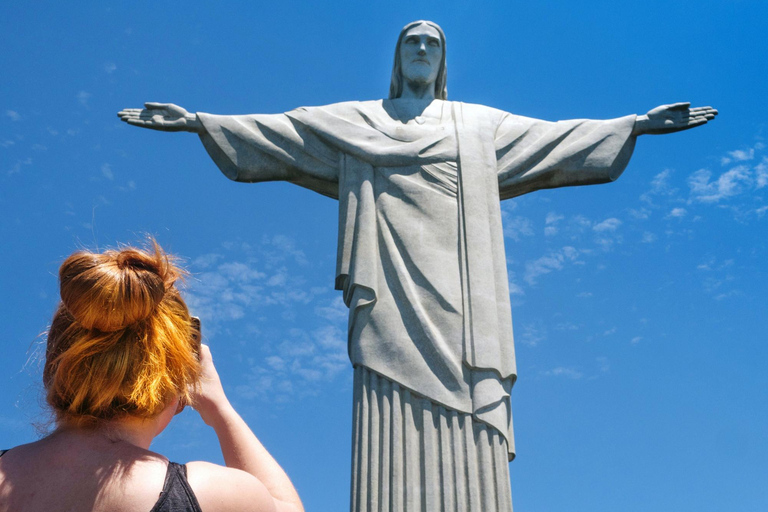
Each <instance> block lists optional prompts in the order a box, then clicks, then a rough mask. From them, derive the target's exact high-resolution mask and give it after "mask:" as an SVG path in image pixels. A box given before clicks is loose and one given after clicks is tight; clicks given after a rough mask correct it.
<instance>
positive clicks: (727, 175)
mask: <svg viewBox="0 0 768 512" xmlns="http://www.w3.org/2000/svg"><path fill="white" fill-rule="evenodd" d="M751 181H752V177H751V173H750V168H749V166H747V165H738V166H736V167H733V168H732V169H730V170H728V171H726V172H724V173H723V174H721V175H720V176H718V177H717V178H716V179H713V178H712V172H711V171H709V170H707V169H699V170H698V171H696V172H694V173H693V174H691V175H690V176H689V177H688V187H689V188H690V191H691V200H692V201H695V202H700V203H716V202H719V201H721V200H723V199H726V198H730V197H733V196H735V195H737V194H739V193H741V192H743V191H744V190H745V188H746V187H748V186H749V184H750V183H751Z"/></svg>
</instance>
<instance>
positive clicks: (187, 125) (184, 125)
mask: <svg viewBox="0 0 768 512" xmlns="http://www.w3.org/2000/svg"><path fill="white" fill-rule="evenodd" d="M117 117H119V118H120V120H121V121H125V122H126V123H128V124H132V125H134V126H141V127H142V128H149V129H151V130H161V131H164V132H182V131H183V132H195V133H202V131H203V130H204V128H203V125H202V124H201V123H200V121H199V120H198V119H197V116H196V115H195V114H190V113H189V112H187V111H186V110H185V109H183V108H182V107H180V106H178V105H174V104H173V103H145V104H144V108H143V109H140V108H126V109H123V110H121V111H120V112H118V113H117Z"/></svg>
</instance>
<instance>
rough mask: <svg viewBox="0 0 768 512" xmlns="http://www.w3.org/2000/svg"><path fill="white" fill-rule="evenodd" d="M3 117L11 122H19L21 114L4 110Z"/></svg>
mask: <svg viewBox="0 0 768 512" xmlns="http://www.w3.org/2000/svg"><path fill="white" fill-rule="evenodd" d="M5 115H6V116H7V117H8V118H9V119H10V120H11V121H21V114H19V113H18V112H16V111H15V110H6V111H5Z"/></svg>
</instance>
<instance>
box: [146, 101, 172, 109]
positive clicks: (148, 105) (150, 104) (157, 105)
mask: <svg viewBox="0 0 768 512" xmlns="http://www.w3.org/2000/svg"><path fill="white" fill-rule="evenodd" d="M168 105H169V104H168V103H157V102H154V101H148V102H147V103H145V104H144V106H145V107H146V108H148V109H157V108H166V107H167V106H168Z"/></svg>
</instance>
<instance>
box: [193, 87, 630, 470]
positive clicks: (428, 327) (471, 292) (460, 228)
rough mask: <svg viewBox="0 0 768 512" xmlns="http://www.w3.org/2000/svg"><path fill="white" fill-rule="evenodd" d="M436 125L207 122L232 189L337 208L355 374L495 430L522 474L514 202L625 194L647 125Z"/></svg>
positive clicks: (454, 121)
mask: <svg viewBox="0 0 768 512" xmlns="http://www.w3.org/2000/svg"><path fill="white" fill-rule="evenodd" d="M433 107H434V105H433ZM437 109H438V110H439V111H440V116H439V117H440V119H439V122H438V121H434V120H427V122H424V124H419V123H418V122H417V121H418V119H416V120H411V121H410V122H407V123H404V122H403V121H401V120H400V119H399V117H398V114H397V109H396V106H395V105H393V102H392V101H390V100H383V101H369V102H349V103H339V104H334V105H328V106H324V107H310V108H300V109H297V110H294V111H291V112H288V113H286V114H277V115H245V116H216V115H210V114H204V113H199V114H198V116H199V119H200V120H201V122H202V124H203V125H204V126H205V133H204V134H203V135H201V139H202V142H203V144H204V145H205V148H206V149H207V151H208V153H209V154H210V156H211V157H212V158H213V160H214V161H215V162H216V164H217V165H218V166H219V168H220V169H221V170H222V172H223V173H224V174H225V175H226V176H227V177H228V178H230V179H233V180H236V181H242V182H259V181H273V180H283V181H288V182H291V183H295V184H297V185H301V186H303V187H306V188H309V189H311V190H314V191H316V192H319V193H321V194H323V195H326V196H329V197H332V198H334V199H338V200H339V243H338V259H337V271H336V274H337V275H336V287H337V289H340V290H342V291H343V294H344V301H345V303H346V304H347V305H348V306H349V308H350V317H349V356H350V359H351V361H352V364H353V365H354V366H355V367H364V368H366V369H367V370H370V371H372V372H375V373H376V374H378V375H380V376H383V377H385V378H386V379H389V380H391V381H393V382H395V383H397V384H398V385H399V386H401V387H402V388H405V389H407V390H410V391H413V392H414V393H416V394H418V395H420V396H421V397H425V398H427V399H429V400H431V401H432V402H434V403H436V404H439V405H441V406H444V407H446V408H448V409H450V410H455V411H459V412H461V413H467V414H471V415H472V418H473V420H474V421H477V422H482V423H484V424H486V425H489V426H491V427H493V428H495V429H496V430H498V431H499V432H500V433H501V435H502V436H503V437H504V438H505V440H506V445H507V452H508V456H509V459H510V460H511V459H512V457H514V441H513V437H512V414H511V410H510V406H509V393H510V391H511V388H512V385H513V384H514V381H515V377H516V374H515V357H514V347H513V338H512V320H511V311H510V303H509V285H508V277H507V269H506V259H505V253H504V240H503V233H502V225H501V210H500V200H501V199H507V198H511V197H515V196H518V195H521V194H525V193H528V192H531V191H534V190H538V189H543V188H554V187H563V186H571V185H588V184H596V183H604V182H609V181H612V180H615V179H616V178H617V177H618V176H619V175H620V174H621V172H622V171H623V170H624V168H625V166H626V164H627V162H628V161H629V158H630V156H631V154H632V150H633V148H634V142H635V137H633V136H632V129H633V127H634V120H635V116H627V117H623V118H618V119H613V120H607V121H595V120H571V121H560V122H547V121H541V120H537V119H531V118H526V117H521V116H516V115H512V114H508V113H506V112H502V111H499V110H496V109H492V108H488V107H484V106H480V105H472V104H464V103H458V102H447V101H446V102H439V105H437ZM287 207H290V206H287Z"/></svg>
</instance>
